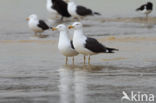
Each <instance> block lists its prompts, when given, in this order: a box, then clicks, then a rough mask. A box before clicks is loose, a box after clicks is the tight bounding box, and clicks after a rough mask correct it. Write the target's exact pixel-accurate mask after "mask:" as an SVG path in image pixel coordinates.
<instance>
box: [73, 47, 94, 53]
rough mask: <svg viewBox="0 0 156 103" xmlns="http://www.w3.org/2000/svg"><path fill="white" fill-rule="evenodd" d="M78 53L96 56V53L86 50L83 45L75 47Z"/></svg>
mask: <svg viewBox="0 0 156 103" xmlns="http://www.w3.org/2000/svg"><path fill="white" fill-rule="evenodd" d="M74 46H75V49H76V51H77V52H79V53H80V54H83V55H94V54H95V53H94V52H92V51H90V50H88V49H87V48H85V47H84V46H83V45H74Z"/></svg>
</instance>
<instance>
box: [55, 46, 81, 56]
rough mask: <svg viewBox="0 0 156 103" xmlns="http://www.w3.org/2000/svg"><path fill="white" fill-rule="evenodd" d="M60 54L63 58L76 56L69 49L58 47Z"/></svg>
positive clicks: (75, 52) (73, 51) (76, 53)
mask: <svg viewBox="0 0 156 103" xmlns="http://www.w3.org/2000/svg"><path fill="white" fill-rule="evenodd" d="M58 48H59V51H60V52H61V54H63V55H64V56H68V57H72V56H76V55H78V52H77V51H75V50H73V49H71V48H70V47H58Z"/></svg>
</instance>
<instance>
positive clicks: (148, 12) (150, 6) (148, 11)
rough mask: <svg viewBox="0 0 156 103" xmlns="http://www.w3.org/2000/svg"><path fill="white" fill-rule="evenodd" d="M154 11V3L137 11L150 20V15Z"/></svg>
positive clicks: (142, 6) (147, 4) (144, 5)
mask: <svg viewBox="0 0 156 103" xmlns="http://www.w3.org/2000/svg"><path fill="white" fill-rule="evenodd" d="M152 10H153V3H151V2H147V3H146V4H143V5H141V6H140V7H139V8H137V9H136V11H141V12H142V13H144V14H145V15H146V18H147V19H148V15H149V14H150V13H151V12H152Z"/></svg>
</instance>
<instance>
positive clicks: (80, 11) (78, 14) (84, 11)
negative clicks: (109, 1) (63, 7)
mask: <svg viewBox="0 0 156 103" xmlns="http://www.w3.org/2000/svg"><path fill="white" fill-rule="evenodd" d="M67 2H68V12H69V13H70V15H72V17H74V18H78V19H79V20H80V18H82V17H86V16H93V15H101V14H100V13H98V12H93V11H92V10H91V9H89V8H87V7H84V6H81V5H76V3H75V2H73V1H71V0H68V1H67Z"/></svg>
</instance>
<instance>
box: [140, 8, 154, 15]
mask: <svg viewBox="0 0 156 103" xmlns="http://www.w3.org/2000/svg"><path fill="white" fill-rule="evenodd" d="M151 12H152V11H151V10H146V9H145V10H143V11H142V13H144V14H150V13H151Z"/></svg>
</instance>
